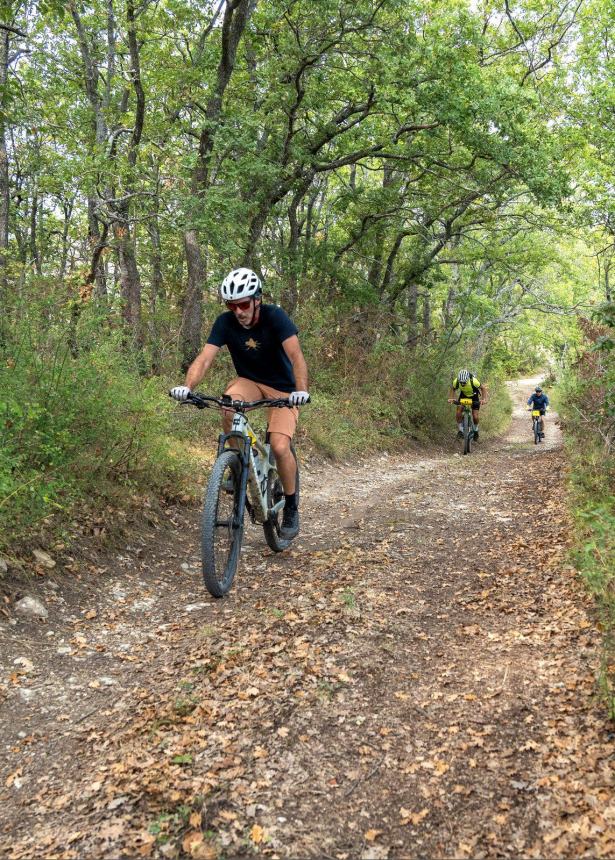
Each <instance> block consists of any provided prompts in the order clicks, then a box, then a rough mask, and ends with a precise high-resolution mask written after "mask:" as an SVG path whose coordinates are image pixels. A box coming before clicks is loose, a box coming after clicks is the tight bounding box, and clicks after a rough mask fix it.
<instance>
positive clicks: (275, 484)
mask: <svg viewBox="0 0 615 860" xmlns="http://www.w3.org/2000/svg"><path fill="white" fill-rule="evenodd" d="M290 450H291V451H292V452H293V456H294V458H295V462H297V454H296V452H295V449H294V447H293V446H292V445H291V446H290ZM269 462H270V463H271V465H272V467H273V468H271V469H270V470H269V475H268V477H267V507H268V508H272V507H273V505H275V504H277V503H278V502H279V501H281V500H282V499H283V498H284V487H283V486H282V481H281V480H280V476H279V475H278V470H277V469H276V468H275V457H274V456H273V451H271V452H270V454H269ZM295 486H296V489H295V495H296V498H297V504H299V463H297V481H296V484H295ZM282 510H283V509H282ZM282 510H280V511H278V513H276V514H272V515H271V516H270V517H269V518H268V519H267V520H266V521H265V522H264V523H263V531H264V532H265V540H266V541H267V546H268V547H269V548H270V549H272V550H273V551H274V552H282V550H285V549H287V548H288V547H289V546H290V545H291V543H292V541H290V540H284V539H283V538H281V537H280V526H281V524H282Z"/></svg>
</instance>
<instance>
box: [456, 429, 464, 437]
mask: <svg viewBox="0 0 615 860" xmlns="http://www.w3.org/2000/svg"><path fill="white" fill-rule="evenodd" d="M457 438H458V439H463V430H458V431H457Z"/></svg>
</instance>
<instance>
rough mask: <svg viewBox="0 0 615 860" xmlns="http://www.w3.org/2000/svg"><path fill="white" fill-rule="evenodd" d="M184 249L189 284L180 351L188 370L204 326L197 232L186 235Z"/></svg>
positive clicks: (199, 345)
mask: <svg viewBox="0 0 615 860" xmlns="http://www.w3.org/2000/svg"><path fill="white" fill-rule="evenodd" d="M184 248H185V251H186V264H187V267H188V283H187V287H186V293H185V295H184V300H183V313H182V324H181V329H180V349H181V357H182V370H184V371H185V370H187V369H188V368H189V367H190V365H191V364H192V362H193V361H194V359H195V358H196V357H197V355H198V354H199V352H200V349H201V328H202V324H203V284H204V283H205V264H204V261H203V255H202V253H201V247H200V245H199V239H198V235H197V232H196V230H186V232H185V233H184Z"/></svg>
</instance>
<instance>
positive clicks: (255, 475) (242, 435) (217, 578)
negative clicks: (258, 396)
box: [186, 393, 299, 597]
mask: <svg viewBox="0 0 615 860" xmlns="http://www.w3.org/2000/svg"><path fill="white" fill-rule="evenodd" d="M186 402H187V403H191V404H192V405H193V406H196V407H197V408H198V409H206V408H220V409H229V410H230V409H232V410H233V420H232V426H231V432H230V433H221V434H220V436H219V439H218V456H217V458H216V461H215V463H214V465H213V468H212V470H211V475H210V476H209V482H208V484H207V489H206V491H205V501H204V504H203V516H202V520H201V558H202V566H203V580H204V582H205V586H206V587H207V590H208V591H209V593H210V594H211V595H212V596H213V597H223V596H224V595H225V594H226V593H227V592H228V590H229V589H230V587H231V585H232V584H233V579H234V578H235V573H236V572H237V565H238V563H239V555H240V552H241V544H242V541H243V529H244V513H245V511H246V509H247V510H248V513H249V514H250V518H251V519H252V522H254V523H260V524H261V525H262V527H263V531H264V532H265V540H266V541H267V544H268V545H269V546H270V547H271V549H272V550H273V551H274V552H281V551H282V550H284V549H286V548H287V547H288V546H290V544H291V541H290V540H285V539H284V538H282V537H280V524H281V513H282V509H283V507H284V489H283V487H282V481H281V480H280V477H279V475H278V471H277V469H276V464H275V457H274V455H273V451H272V450H271V447H270V444H269V434H268V433H267V435H266V437H265V442H264V443H263V442H261V441H260V439H259V438H258V437H257V436H256V434H255V433H254V431H253V429H252V428H251V427H250V424H249V422H248V419H247V417H246V412H249V411H251V410H253V409H259V408H260V407H263V406H266V407H280V408H281V407H285V406H290V404H289V402H288V398H279V399H276V400H253V401H244V400H232V399H231V397H229V396H227V395H225V396H223V397H209V396H207V395H202V394H195V393H191V394H189V395H188V399H187V401H186ZM232 442H234V443H235V444H232ZM291 450H292V452H293V455H294V456H295V460H296V459H297V457H296V454H295V449H294V447H292V446H291ZM296 494H297V501H299V467H298V466H297V489H296Z"/></svg>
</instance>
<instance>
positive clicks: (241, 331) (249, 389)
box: [171, 268, 309, 540]
mask: <svg viewBox="0 0 615 860" xmlns="http://www.w3.org/2000/svg"><path fill="white" fill-rule="evenodd" d="M261 295H262V284H261V281H260V278H259V277H258V275H257V274H256V273H255V272H253V271H252V270H251V269H246V268H239V269H233V271H232V272H230V273H229V274H228V275H227V276H226V278H225V279H224V280H223V281H222V284H221V286H220V296H221V298H222V300H223V301H224V303H225V304H226V306H227V308H228V310H227V311H226V312H225V313H222V314H220V316H218V318H217V319H216V320H215V322H214V324H213V326H212V329H211V332H210V335H209V337H208V339H207V343H206V344H205V347H204V348H203V350H202V351H201V353H200V354H199V355H198V356H197V357H196V358H195V360H194V361H193V362H192V364H191V365H190V367H189V368H188V372H187V373H186V380H185V383H184V385H178V386H176V387H175V388H172V389H171V396H172V397H174V398H175V399H176V400H178V401H180V402H182V401H184V400H186V399H187V397H188V395H189V394H190V392H191V391H192V389H193V388H195V387H196V386H197V385H198V384H199V383H200V382H201V380H202V379H203V377H204V376H205V374H206V373H207V371H208V370H209V368H210V367H211V365H212V363H213V361H214V359H215V357H216V355H217V354H218V352H219V351H220V349H221V348H222V347H223V346H227V347H228V350H229V352H230V354H231V358H232V360H233V365H234V367H235V370H236V372H237V377H236V378H235V379H234V380H233V381H232V382H230V383H229V385H228V386H227V388H226V391H225V394H227V395H229V396H230V397H231V398H233V399H234V400H259V399H261V398H280V397H288V399H289V401H290V403H291V404H292V405H291V407H288V408H282V409H269V410H268V416H267V426H268V431H269V438H270V443H271V448H272V450H273V453H274V455H275V459H276V466H277V469H278V473H279V475H280V479H281V481H282V485H283V487H284V497H285V504H284V512H283V517H282V526H281V529H280V536H281V537H282V538H283V539H284V540H292V538H294V537H296V536H297V534H298V533H299V510H298V506H297V499H296V492H295V490H296V474H297V463H296V460H295V457H294V455H293V452H292V450H291V447H290V443H291V439H292V437H293V435H294V433H295V429H296V427H297V415H298V409H297V406H302V405H303V404H304V403H307V401H308V400H309V394H308V370H307V365H306V362H305V358H304V356H303V352H302V350H301V346H300V345H299V339H298V337H297V331H298V329H297V327H296V326H295V324H294V323H293V322H292V320H291V319H290V317H289V316H288V315H287V314H286V313H285V311H283V310H282V308H280V307H278V306H277V305H268V304H262V299H261ZM231 420H232V410H224V412H223V416H222V423H223V425H224V432H225V433H229V432H230V429H231Z"/></svg>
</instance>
